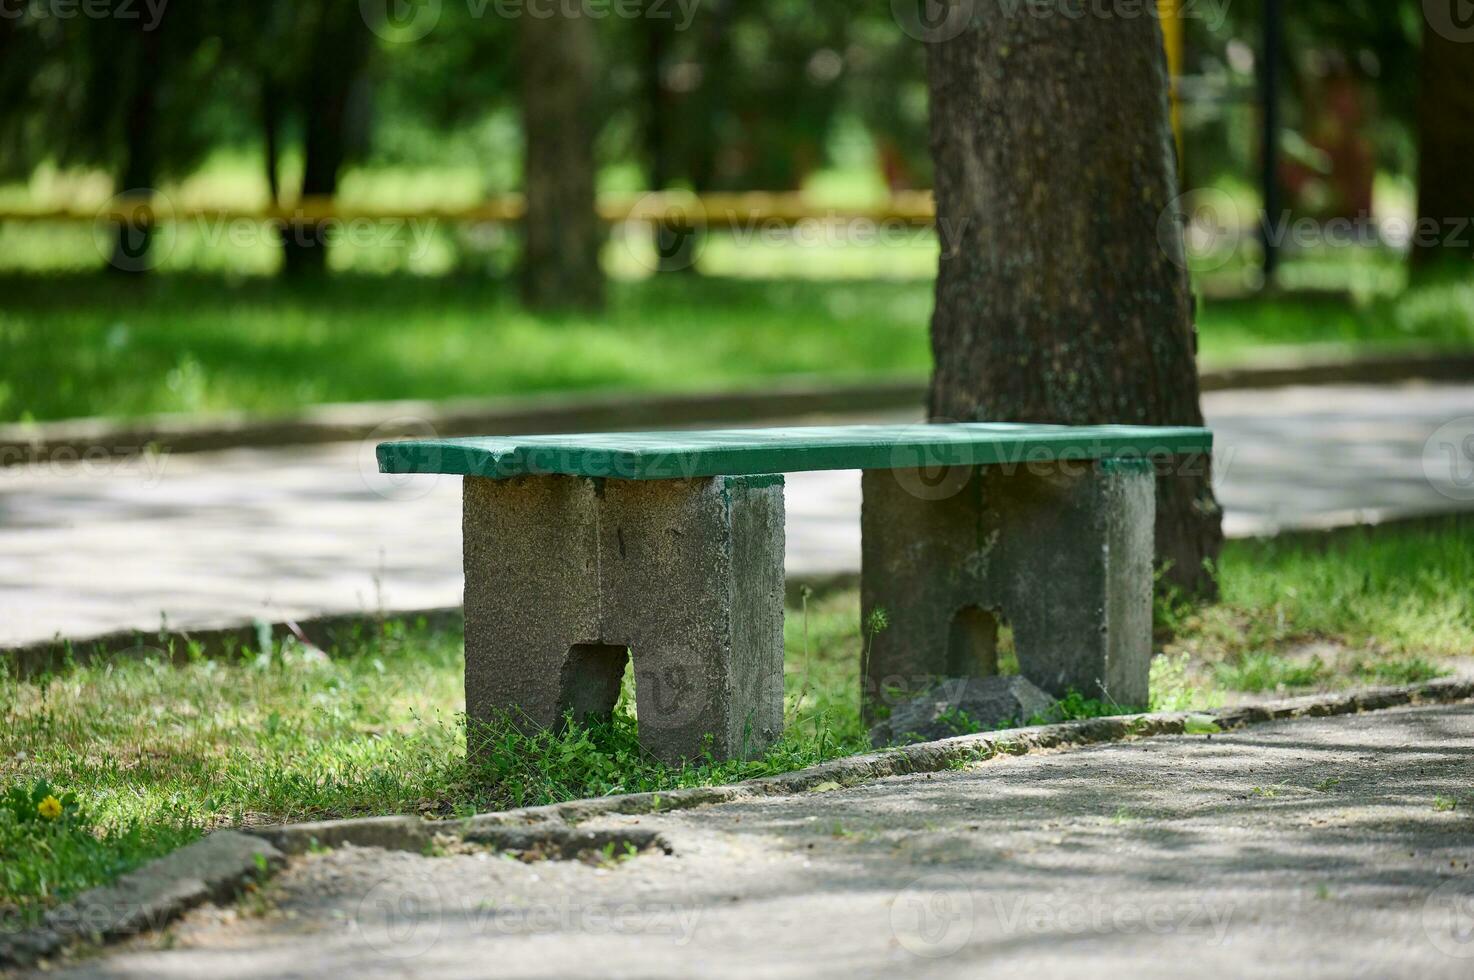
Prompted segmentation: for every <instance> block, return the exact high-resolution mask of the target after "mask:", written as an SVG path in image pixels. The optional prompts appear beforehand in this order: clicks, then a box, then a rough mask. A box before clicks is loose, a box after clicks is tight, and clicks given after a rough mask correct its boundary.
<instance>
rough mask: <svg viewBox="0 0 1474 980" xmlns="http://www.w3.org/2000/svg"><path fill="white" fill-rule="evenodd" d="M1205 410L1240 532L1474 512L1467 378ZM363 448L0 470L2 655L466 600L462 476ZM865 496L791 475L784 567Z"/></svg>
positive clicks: (832, 531) (816, 476) (831, 478)
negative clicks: (110, 636)
mask: <svg viewBox="0 0 1474 980" xmlns="http://www.w3.org/2000/svg"><path fill="white" fill-rule="evenodd" d="M1204 407H1205V411H1206V413H1207V416H1208V423H1209V425H1210V426H1211V427H1212V428H1213V429H1214V430H1215V433H1216V437H1217V438H1216V443H1217V447H1218V460H1217V482H1218V491H1219V495H1220V499H1221V501H1222V502H1223V504H1224V507H1225V510H1226V526H1227V530H1228V532H1229V533H1230V534H1232V535H1248V534H1259V533H1265V532H1269V531H1273V530H1275V529H1278V528H1282V527H1298V526H1305V525H1317V524H1321V525H1324V524H1336V523H1347V522H1352V521H1356V520H1362V519H1376V518H1379V517H1383V516H1387V515H1396V514H1405V513H1423V512H1436V511H1443V510H1454V509H1460V508H1468V507H1471V506H1474V457H1470V458H1469V459H1464V458H1463V457H1460V456H1459V455H1457V452H1458V450H1459V448H1460V447H1462V446H1465V445H1469V444H1466V443H1464V442H1463V441H1462V440H1464V439H1466V438H1467V439H1474V386H1471V385H1404V386H1398V387H1374V386H1339V387H1336V386H1332V387H1313V388H1284V389H1276V390H1271V391H1247V392H1240V391H1224V392H1211V393H1209V394H1207V395H1205V396H1204ZM896 420H899V421H906V417H905V416H898V417H896V418H894V419H890V421H896ZM793 421H797V422H814V423H820V422H833V421H835V420H834V419H830V418H815V419H809V420H793ZM857 421H876V420H875V419H866V420H857ZM880 421H886V420H880ZM373 450H374V444H373V442H364V443H337V444H330V445H323V446H306V447H294V448H286V449H271V450H252V449H239V450H230V451H227V452H218V453H198V454H179V455H174V456H169V457H163V458H156V459H139V458H134V459H132V460H128V461H121V462H119V461H107V462H98V463H90V464H89V463H85V462H84V463H74V464H59V463H56V464H53V463H48V464H40V465H30V466H13V467H6V468H3V469H0V531H3V533H0V647H9V646H19V645H22V644H26V643H32V642H37V641H43V640H48V639H51V638H53V637H55V636H57V635H61V636H65V637H86V636H93V635H98V634H102V633H107V632H112V631H116V630H123V629H138V630H153V629H157V628H158V627H159V625H160V623H161V621H163V620H167V622H168V623H169V624H170V625H171V626H172V627H174V628H185V629H205V628H210V627H218V626H227V625H232V624H236V623H240V622H243V621H249V620H251V619H254V618H259V619H264V620H268V621H281V620H286V619H296V618H303V617H309V616H313V615H322V614H331V613H354V612H378V611H394V610H417V609H428V608H436V607H443V606H451V605H456V604H458V603H459V602H460V597H461V573H460V547H461V537H460V519H461V515H460V490H459V485H460V480H459V478H457V477H448V476H442V477H436V476H399V477H385V476H381V475H379V474H378V472H377V463H376V461H375V459H374V453H373ZM1447 450H1452V451H1453V452H1454V454H1453V455H1448V456H1446V455H1444V453H1445V451H1447ZM859 501H860V484H859V476H858V474H856V473H853V472H848V471H838V472H828V473H799V474H794V475H792V476H791V477H790V478H789V479H788V493H787V513H788V523H787V534H788V538H787V566H788V570H789V573H790V574H808V575H816V574H830V573H834V572H845V571H854V570H856V569H858V567H859V555H860V541H859Z"/></svg>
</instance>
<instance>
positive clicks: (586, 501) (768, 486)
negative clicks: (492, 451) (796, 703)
mask: <svg viewBox="0 0 1474 980" xmlns="http://www.w3.org/2000/svg"><path fill="white" fill-rule="evenodd" d="M464 504H465V517H464V535H465V556H464V557H465V572H466V714H467V717H468V720H469V722H470V724H471V726H472V735H471V737H472V751H473V752H474V740H475V729H476V727H477V726H478V725H485V724H487V723H496V722H498V721H499V720H501V719H503V718H506V719H509V720H511V721H512V722H513V723H514V724H517V725H519V726H521V727H522V728H523V729H524V730H527V729H532V728H538V727H544V728H546V727H556V726H557V725H559V724H560V723H561V722H562V720H563V717H564V715H565V713H567V712H569V711H572V712H573V713H574V715H575V716H576V717H581V716H583V715H586V714H590V713H595V714H608V713H609V712H610V711H611V710H612V709H613V708H614V705H615V701H616V699H617V698H618V695H619V685H620V678H621V676H622V674H623V672H624V667H625V663H626V656H627V654H626V650H628V651H629V653H630V654H632V655H633V658H634V670H635V698H636V704H635V707H636V713H637V715H638V717H639V727H640V742H641V744H642V745H643V746H644V747H645V748H646V749H647V750H648V751H649V752H651V753H652V754H653V755H654V756H655V757H656V758H659V759H661V760H663V761H666V762H672V763H674V762H678V761H680V760H682V759H689V758H694V757H697V756H700V755H701V754H703V753H704V752H706V751H708V750H709V751H710V752H711V753H712V755H713V756H715V757H716V758H718V759H727V758H733V757H738V756H744V757H753V756H757V755H761V754H762V752H763V750H764V749H765V748H766V747H767V746H768V745H769V744H770V743H771V742H772V741H774V740H775V739H776V738H777V737H778V736H779V735H780V734H781V732H782V728H783V478H782V477H781V476H759V477H710V478H705V479H695V480H660V481H633V480H589V479H583V478H579V477H569V476H546V477H519V478H516V479H510V480H488V479H482V478H478V477H467V478H466V480H465V490H464Z"/></svg>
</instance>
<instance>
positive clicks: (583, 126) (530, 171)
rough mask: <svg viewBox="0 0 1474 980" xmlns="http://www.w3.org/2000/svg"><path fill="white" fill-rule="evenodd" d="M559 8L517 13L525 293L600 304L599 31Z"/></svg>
mask: <svg viewBox="0 0 1474 980" xmlns="http://www.w3.org/2000/svg"><path fill="white" fill-rule="evenodd" d="M556 9H557V10H558V11H559V12H558V13H557V14H556V15H552V16H524V17H523V18H521V59H522V64H521V73H520V74H521V79H522V123H523V131H524V133H525V135H526V141H527V148H526V156H525V168H524V170H525V172H524V178H523V187H524V191H525V194H526V198H527V213H526V216H525V217H524V219H523V222H522V228H523V248H522V269H521V283H522V300H523V302H524V303H525V304H526V305H527V306H529V307H531V308H533V309H559V308H563V309H582V310H598V309H601V308H602V307H603V305H604V273H603V271H602V270H601V269H600V267H599V247H600V245H601V244H602V243H603V239H604V235H603V227H602V226H601V224H600V222H599V218H598V214H597V212H596V210H595V199H594V191H595V178H596V166H595V161H594V133H595V126H594V118H593V111H594V110H593V93H594V84H595V72H596V61H597V47H596V38H595V35H594V24H593V22H592V21H591V20H590V19H589V18H588V17H585V16H582V15H581V14H579V13H577V12H575V11H569V10H568V9H567V5H563V6H560V7H557V8H556ZM549 13H551V10H550V11H549Z"/></svg>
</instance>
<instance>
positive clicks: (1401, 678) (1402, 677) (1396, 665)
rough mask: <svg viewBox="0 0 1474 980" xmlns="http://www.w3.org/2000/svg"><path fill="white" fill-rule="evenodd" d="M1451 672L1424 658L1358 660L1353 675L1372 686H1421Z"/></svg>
mask: <svg viewBox="0 0 1474 980" xmlns="http://www.w3.org/2000/svg"><path fill="white" fill-rule="evenodd" d="M1448 673H1449V671H1447V670H1446V669H1444V668H1442V667H1439V666H1437V665H1435V664H1431V663H1429V662H1428V661H1427V660H1424V659H1423V658H1422V657H1408V658H1402V659H1397V660H1366V659H1361V660H1357V661H1356V663H1355V664H1354V665H1353V666H1352V668H1351V674H1352V676H1353V677H1355V678H1357V679H1358V680H1363V681H1367V682H1369V683H1372V684H1421V683H1423V682H1424V681H1431V680H1434V679H1436V678H1439V677H1446V676H1448Z"/></svg>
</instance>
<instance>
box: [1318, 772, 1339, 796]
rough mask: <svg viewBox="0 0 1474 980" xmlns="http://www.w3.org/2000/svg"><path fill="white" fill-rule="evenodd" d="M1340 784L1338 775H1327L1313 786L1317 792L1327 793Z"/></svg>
mask: <svg viewBox="0 0 1474 980" xmlns="http://www.w3.org/2000/svg"><path fill="white" fill-rule="evenodd" d="M1340 784H1341V779H1340V777H1339V776H1327V777H1326V778H1325V779H1322V780H1321V781H1320V782H1318V783H1316V784H1315V788H1316V790H1317V791H1318V792H1321V793H1329V792H1330V791H1331V790H1333V789H1335V788H1336V787H1337V786H1339V785H1340Z"/></svg>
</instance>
